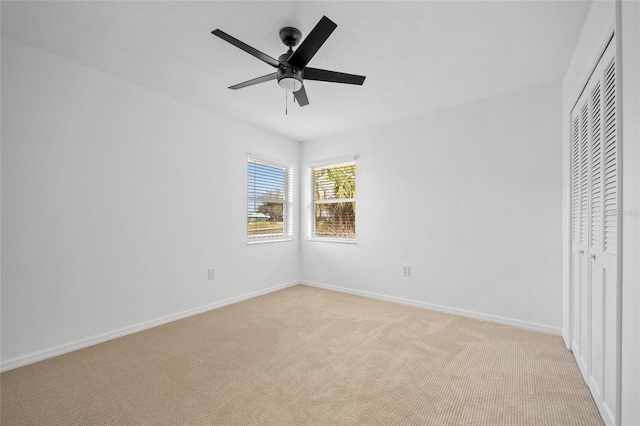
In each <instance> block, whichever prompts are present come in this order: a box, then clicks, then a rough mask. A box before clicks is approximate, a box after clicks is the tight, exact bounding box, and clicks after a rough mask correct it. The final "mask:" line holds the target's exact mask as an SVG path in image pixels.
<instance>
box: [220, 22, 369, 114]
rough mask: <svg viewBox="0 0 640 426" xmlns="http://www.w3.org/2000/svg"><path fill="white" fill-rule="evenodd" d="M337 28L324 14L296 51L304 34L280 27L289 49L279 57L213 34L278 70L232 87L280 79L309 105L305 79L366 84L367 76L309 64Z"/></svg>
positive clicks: (301, 100) (290, 28)
mask: <svg viewBox="0 0 640 426" xmlns="http://www.w3.org/2000/svg"><path fill="white" fill-rule="evenodd" d="M336 27H337V25H336V24H335V23H334V22H333V21H331V20H330V19H329V18H327V17H326V16H323V17H322V19H320V22H318V23H317V24H316V26H315V27H314V28H313V30H311V32H310V33H309V35H308V36H307V37H306V38H305V39H304V41H303V42H302V43H301V44H300V46H299V47H298V48H297V49H296V50H295V52H294V51H293V49H292V48H293V47H294V46H296V45H297V44H298V42H299V41H300V39H301V38H302V33H301V32H300V30H298V29H297V28H293V27H285V28H282V29H281V30H280V40H282V43H284V45H285V46H287V47H288V48H289V50H288V51H287V52H286V53H284V54H283V55H280V57H278V59H277V60H276V59H274V58H272V57H271V56H269V55H266V54H264V53H262V52H260V51H259V50H257V49H254V48H253V47H251V46H249V45H248V44H245V43H243V42H241V41H240V40H238V39H236V38H234V37H232V36H230V35H229V34H227V33H225V32H224V31H221V30H213V31H211V33H212V34H213V35H216V36H218V37H220V38H221V39H223V40H225V41H227V42H229V43H231V44H233V45H234V46H236V47H238V48H240V49H242V50H244V51H245V52H247V53H248V54H250V55H253V56H255V57H256V58H258V59H260V60H261V61H263V62H266V63H267V64H269V65H271V66H272V67H274V68H276V69H277V70H276V72H273V73H270V74H267V75H263V76H262V77H257V78H254V79H251V80H248V81H245V82H243V83H238V84H235V85H233V86H230V87H229V89H233V90H236V89H242V88H243V87H248V86H253V85H254V84H258V83H264V82H265V81H271V80H278V85H280V87H282V88H283V89H284V90H286V91H288V92H293V96H294V99H295V100H296V101H297V102H298V104H299V105H300V106H305V105H308V104H309V98H308V97H307V92H306V90H305V88H304V80H317V81H328V82H330V83H345V84H357V85H362V83H364V79H365V77H364V76H361V75H354V74H345V73H342V72H337V71H329V70H323V69H318V68H311V67H307V64H308V63H309V61H310V60H311V58H313V56H314V55H315V54H316V52H318V50H319V49H320V47H322V45H323V44H324V42H325V41H326V40H327V39H328V38H329V36H330V35H331V33H332V32H333V30H335V29H336Z"/></svg>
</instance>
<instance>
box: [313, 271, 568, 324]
mask: <svg viewBox="0 0 640 426" xmlns="http://www.w3.org/2000/svg"><path fill="white" fill-rule="evenodd" d="M300 283H301V284H303V285H308V286H311V287H318V288H324V289H327V290H333V291H339V292H342V293H349V294H353V295H355V296H363V297H369V298H371V299H378V300H384V301H386V302H394V303H399V304H401V305H407V306H413V307H416V308H422V309H429V310H432V311H438V312H444V313H447V314H454V315H460V316H462V317H467V318H473V319H478V320H482V321H488V322H493V323H497V324H503V325H510V326H513V327H519V328H525V329H527V330H533V331H539V332H542V333H547V334H555V335H558V336H560V335H562V329H561V328H559V327H550V326H548V325H543V324H537V323H533V322H529V321H522V320H517V319H513V318H505V317H501V316H498V315H490V314H483V313H480V312H473V311H467V310H464V309H458V308H451V307H448V306H441V305H435V304H433V303H426V302H420V301H417V300H410V299H403V298H401V297H394V296H387V295H384V294H378V293H372V292H369V291H363V290H354V289H352V288H346V287H340V286H335V285H330V284H322V283H317V282H313V281H305V280H302V281H300Z"/></svg>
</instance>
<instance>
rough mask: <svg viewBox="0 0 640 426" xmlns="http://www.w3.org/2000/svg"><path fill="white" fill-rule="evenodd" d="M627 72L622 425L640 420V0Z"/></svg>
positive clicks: (629, 36) (630, 15)
mask: <svg viewBox="0 0 640 426" xmlns="http://www.w3.org/2000/svg"><path fill="white" fill-rule="evenodd" d="M618 6H619V8H618V15H617V19H618V20H619V21H620V28H619V29H620V33H621V38H622V46H621V56H622V58H621V71H622V91H623V93H622V108H623V110H622V153H623V163H622V173H623V187H622V210H623V213H624V216H623V218H622V233H623V239H622V244H623V258H622V296H623V299H622V424H624V425H640V217H639V212H640V2H637V1H623V2H621V3H619V5H618Z"/></svg>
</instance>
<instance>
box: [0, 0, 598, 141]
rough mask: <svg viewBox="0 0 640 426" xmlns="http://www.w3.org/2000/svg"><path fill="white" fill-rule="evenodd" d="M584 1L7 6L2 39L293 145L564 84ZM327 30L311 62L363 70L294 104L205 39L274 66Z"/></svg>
mask: <svg viewBox="0 0 640 426" xmlns="http://www.w3.org/2000/svg"><path fill="white" fill-rule="evenodd" d="M589 7H590V1H566V2H565V1H557V0H556V1H533V2H525V1H488V2H484V1H422V2H397V1H396V2H392V1H375V2H374V1H368V2H365V1H313V2H303V1H288V2H272V1H258V2H239V1H234V2H220V1H201V2H188V1H181V2H141V1H138V2H111V1H106V2H105V1H79V2H53V1H49V2H31V1H20V2H8V1H2V34H3V36H6V37H9V38H12V39H14V40H17V41H20V42H23V43H25V44H29V45H32V46H35V47H38V48H40V49H43V50H45V51H48V52H51V53H54V54H56V55H59V56H62V57H65V58H68V59H71V60H73V61H76V62H79V63H81V64H85V65H88V66H90V67H93V68H96V69H98V70H101V71H104V72H106V73H109V74H112V75H115V76H118V77H121V78H123V79H126V80H129V81H131V82H134V83H137V84H140V85H142V86H145V87H148V88H150V89H153V90H155V91H158V92H162V93H166V94H167V95H170V96H172V97H175V98H178V99H181V100H184V101H187V102H190V103H192V104H195V105H198V106H200V107H203V108H206V109H209V110H213V111H217V112H221V113H224V114H228V115H230V116H233V117H235V118H237V119H240V120H242V121H245V122H249V123H252V124H254V125H256V126H259V127H262V128H265V129H268V130H270V131H273V132H276V133H279V134H281V135H284V136H287V137H290V138H292V139H295V140H299V141H308V140H313V139H318V138H322V137H327V136H331V135H334V134H340V133H345V132H349V131H352V130H355V129H359V128H365V127H371V126H375V125H378V124H382V123H387V122H391V121H397V120H402V119H405V118H409V117H415V116H418V115H422V114H425V113H429V112H432V111H436V110H442V109H446V108H451V107H455V106H458V105H462V104H468V103H472V102H476V101H480V100H483V99H487V98H490V97H494V96H499V95H502V94H506V93H510V92H514V91H519V90H524V89H528V88H534V87H540V86H544V85H548V84H552V83H557V82H560V81H561V80H562V77H563V75H564V72H565V70H566V68H567V66H568V63H569V60H570V58H571V54H572V52H573V49H574V47H575V45H576V41H577V39H578V36H579V33H580V30H581V29H582V25H583V23H584V20H585V18H586V15H587V12H588V10H589ZM322 15H326V16H327V17H329V18H330V19H331V20H333V21H334V22H335V23H336V24H337V25H338V27H337V29H336V30H335V31H334V32H333V34H332V35H331V37H330V38H329V39H328V40H327V42H326V43H325V44H324V46H323V47H322V48H321V49H320V51H319V52H318V53H317V55H316V56H315V57H314V58H313V59H312V60H311V62H310V64H309V66H312V67H315V68H325V69H330V70H335V71H342V72H347V73H352V74H361V75H366V76H367V79H366V81H365V83H364V85H363V86H352V85H344V84H332V83H324V82H317V81H307V82H305V86H306V88H307V94H308V96H309V101H310V105H308V106H305V107H303V108H300V107H299V106H297V105H292V103H291V99H290V100H289V114H288V115H285V94H284V92H283V91H282V89H280V88H279V87H278V85H277V83H276V82H275V81H272V82H267V83H262V84H260V85H256V86H252V87H248V88H244V89H241V90H237V91H234V90H229V89H227V87H228V86H230V85H232V84H236V83H239V82H242V81H245V80H249V79H251V78H254V77H258V76H262V75H264V74H267V73H269V72H271V71H272V70H273V68H271V67H270V66H269V65H267V64H265V63H263V62H261V61H259V60H258V59H256V58H254V57H252V56H250V55H248V54H247V53H245V52H243V51H241V50H240V49H238V48H236V47H234V46H232V45H230V44H228V43H226V42H225V41H223V40H221V39H219V38H217V37H215V36H213V35H211V30H213V29H216V28H219V29H221V30H223V31H225V32H227V33H229V34H231V35H233V36H234V37H236V38H238V39H240V40H242V41H244V42H245V43H247V44H249V45H251V46H253V47H255V48H256V49H258V50H260V51H262V52H264V53H266V54H268V55H270V56H272V57H275V58H277V57H278V56H279V55H281V54H282V53H284V52H285V51H286V47H285V46H284V45H283V44H282V43H281V41H280V39H279V36H278V32H279V30H280V28H282V27H285V26H294V27H297V28H299V29H300V30H301V31H302V35H303V38H304V37H305V36H306V34H308V33H309V31H311V29H312V28H313V27H314V26H315V24H316V23H317V22H318V21H319V19H320V18H321V17H322Z"/></svg>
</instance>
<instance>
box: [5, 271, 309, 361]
mask: <svg viewBox="0 0 640 426" xmlns="http://www.w3.org/2000/svg"><path fill="white" fill-rule="evenodd" d="M297 284H300V281H291V282H288V283H284V284H279V285H276V286H273V287H269V288H265V289H262V290H258V291H254V292H251V293H246V294H243V295H240V296H236V297H232V298H230V299H225V300H221V301H219V302H215V303H210V304H208V305H204V306H200V307H198V308H194V309H189V310H186V311H183V312H178V313H176V314H172V315H167V316H165V317H162V318H157V319H154V320H150V321H145V322H142V323H139V324H135V325H131V326H128V327H124V328H120V329H118V330H113V331H109V332H107V333H103V334H99V335H97V336H93V337H89V338H86V339H81V340H77V341H75V342H71V343H67V344H64V345H59V346H55V347H53V348H49V349H45V350H42V351H38V352H33V353H30V354H27V355H23V356H20V357H16V358H12V359H8V360H6V361H3V362H2V363H0V371H7V370H12V369H14V368H18V367H22V366H25V365H28V364H33V363H34V362H38V361H43V360H45V359H48V358H53V357H55V356H58V355H62V354H66V353H68V352H73V351H75V350H78V349H82V348H86V347H88V346H93V345H96V344H98V343H103V342H106V341H108V340H113V339H117V338H118V337H123V336H126V335H128V334H133V333H137V332H138V331H143V330H147V329H149V328H153V327H157V326H159V325H162V324H167V323H170V322H173V321H177V320H180V319H183V318H187V317H190V316H193V315H198V314H201V313H204V312H208V311H212V310H214V309H218V308H222V307H223V306H227V305H232V304H234V303H238V302H242V301H243V300H247V299H252V298H254V297H258V296H262V295H264V294H268V293H273V292H274V291H278V290H282V289H285V288H287V287H292V286H294V285H297Z"/></svg>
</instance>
